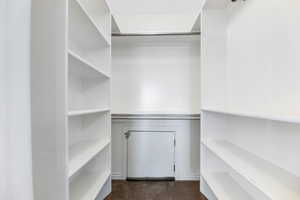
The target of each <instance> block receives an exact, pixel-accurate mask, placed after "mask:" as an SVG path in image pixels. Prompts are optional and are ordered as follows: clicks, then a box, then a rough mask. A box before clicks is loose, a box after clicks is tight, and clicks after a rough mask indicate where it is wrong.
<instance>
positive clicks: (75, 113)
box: [68, 108, 110, 117]
mask: <svg viewBox="0 0 300 200" xmlns="http://www.w3.org/2000/svg"><path fill="white" fill-rule="evenodd" d="M109 110H110V109H109V108H104V109H87V110H73V111H69V113H68V116H70V117H72V116H80V115H88V114H95V113H101V112H108V111H109Z"/></svg>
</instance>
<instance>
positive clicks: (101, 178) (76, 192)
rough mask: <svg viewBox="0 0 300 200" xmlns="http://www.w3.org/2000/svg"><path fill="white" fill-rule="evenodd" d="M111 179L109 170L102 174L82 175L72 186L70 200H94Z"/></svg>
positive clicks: (87, 173)
mask: <svg viewBox="0 0 300 200" xmlns="http://www.w3.org/2000/svg"><path fill="white" fill-rule="evenodd" d="M109 177H110V171H109V170H107V171H105V172H103V173H100V174H99V173H91V172H84V173H82V174H80V175H79V176H78V177H76V179H75V180H73V181H72V182H71V184H70V200H94V199H95V198H96V197H97V195H98V193H99V191H100V190H101V188H102V187H103V185H104V184H105V182H106V181H107V179H108V178H109Z"/></svg>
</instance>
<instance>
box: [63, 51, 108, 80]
mask: <svg viewBox="0 0 300 200" xmlns="http://www.w3.org/2000/svg"><path fill="white" fill-rule="evenodd" d="M68 53H69V55H70V56H71V57H72V58H74V59H76V60H78V61H79V62H80V63H82V65H84V66H86V67H87V70H91V71H92V72H94V73H96V74H97V75H99V76H100V77H105V78H110V75H108V74H107V73H106V72H104V71H102V70H100V69H98V67H95V66H94V65H93V64H91V63H90V62H88V61H87V60H85V59H84V58H82V57H81V56H80V55H78V54H76V53H75V52H73V51H72V50H69V51H68ZM70 67H72V66H70Z"/></svg>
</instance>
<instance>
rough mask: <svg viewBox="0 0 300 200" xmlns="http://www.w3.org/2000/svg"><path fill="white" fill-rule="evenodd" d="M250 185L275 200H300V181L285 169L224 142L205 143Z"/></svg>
mask: <svg viewBox="0 0 300 200" xmlns="http://www.w3.org/2000/svg"><path fill="white" fill-rule="evenodd" d="M203 144H204V145H205V146H206V147H207V148H208V149H209V150H211V151H212V152H213V153H214V154H216V155H217V156H218V157H219V158H220V159H221V160H223V161H224V162H225V163H226V164H227V165H229V166H230V167H231V168H232V169H234V170H235V171H236V172H237V173H238V174H240V175H241V176H242V177H244V178H245V179H246V180H247V181H248V182H249V183H251V184H252V185H254V186H255V187H256V188H257V189H259V190H260V191H262V192H263V193H264V194H265V195H266V196H268V197H269V198H271V199H273V200H282V199H289V200H299V199H300V191H299V189H297V188H300V180H299V178H298V177H296V176H293V175H292V174H290V173H288V172H286V171H284V170H283V169H281V168H279V167H277V166H275V165H273V164H271V163H269V162H267V161H265V160H263V159H261V158H259V157H257V156H255V155H253V154H251V153H249V152H247V151H245V150H243V149H241V148H240V147H238V146H236V145H234V144H232V143H230V142H227V141H224V140H208V141H207V142H205V143H203Z"/></svg>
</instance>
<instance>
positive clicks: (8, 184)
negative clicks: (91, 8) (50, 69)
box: [0, 0, 33, 200]
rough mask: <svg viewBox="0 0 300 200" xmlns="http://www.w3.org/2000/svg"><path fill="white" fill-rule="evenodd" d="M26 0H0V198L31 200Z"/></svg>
mask: <svg viewBox="0 0 300 200" xmlns="http://www.w3.org/2000/svg"><path fill="white" fill-rule="evenodd" d="M30 5H31V4H30V0H1V1H0V199H3V200H4V199H5V200H19V199H22V200H32V199H33V194H32V193H33V191H32V173H31V171H32V169H31V135H30V134H31V133H30V131H31V128H30Z"/></svg>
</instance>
